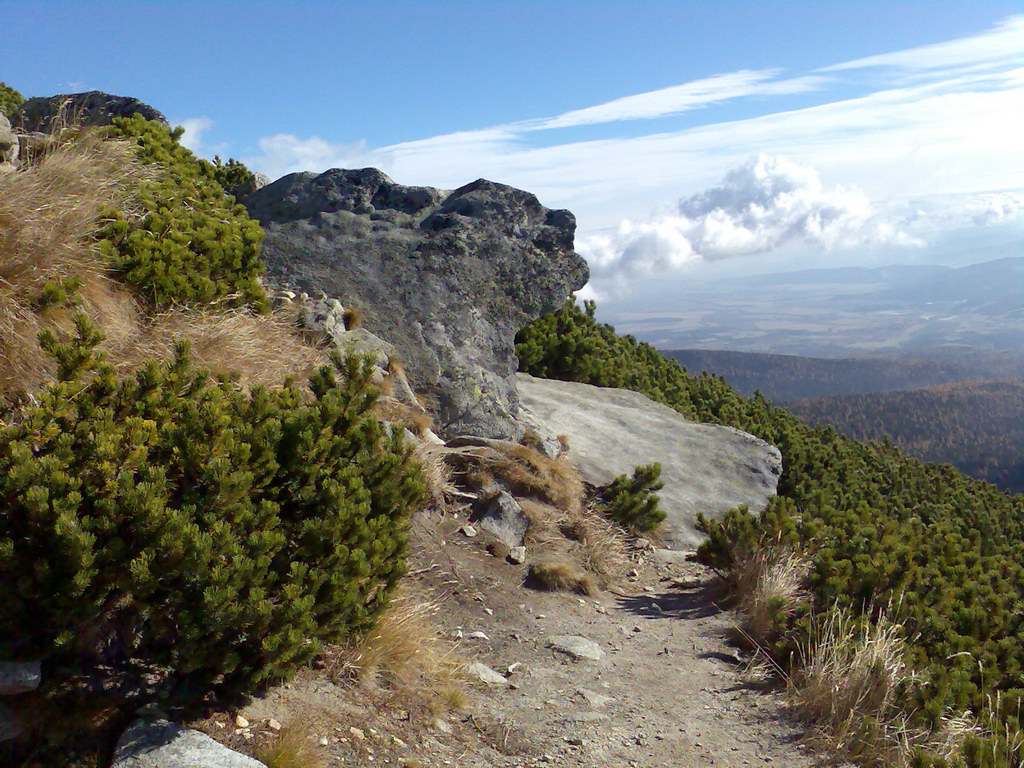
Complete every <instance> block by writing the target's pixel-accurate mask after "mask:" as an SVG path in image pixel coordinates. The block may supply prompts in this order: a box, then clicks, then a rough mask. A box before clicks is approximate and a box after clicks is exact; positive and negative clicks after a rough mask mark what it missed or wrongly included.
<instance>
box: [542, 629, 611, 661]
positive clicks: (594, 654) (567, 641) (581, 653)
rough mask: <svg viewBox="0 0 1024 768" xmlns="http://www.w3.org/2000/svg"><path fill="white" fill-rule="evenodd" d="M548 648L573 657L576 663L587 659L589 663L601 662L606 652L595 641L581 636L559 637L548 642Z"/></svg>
mask: <svg viewBox="0 0 1024 768" xmlns="http://www.w3.org/2000/svg"><path fill="white" fill-rule="evenodd" d="M548 648H554V649H555V650H556V651H561V652H562V653H564V654H566V655H568V656H571V657H572V658H573V659H575V660H576V661H580V660H582V659H587V660H589V661H600V660H601V659H603V658H604V651H602V650H601V646H599V645H598V644H597V643H595V642H594V641H593V640H588V639H587V638H585V637H580V636H579V635H557V636H555V637H552V638H551V639H550V640H549V641H548Z"/></svg>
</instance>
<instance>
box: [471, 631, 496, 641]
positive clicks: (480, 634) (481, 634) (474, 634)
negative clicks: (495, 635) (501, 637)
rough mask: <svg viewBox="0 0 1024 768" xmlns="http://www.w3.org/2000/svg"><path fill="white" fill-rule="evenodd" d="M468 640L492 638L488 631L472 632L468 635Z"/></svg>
mask: <svg viewBox="0 0 1024 768" xmlns="http://www.w3.org/2000/svg"><path fill="white" fill-rule="evenodd" d="M466 639H467V640H490V639H491V638H489V637H488V636H487V633H486V632H470V633H469V634H468V635H466Z"/></svg>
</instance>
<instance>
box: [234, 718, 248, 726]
mask: <svg viewBox="0 0 1024 768" xmlns="http://www.w3.org/2000/svg"><path fill="white" fill-rule="evenodd" d="M235 725H237V726H238V727H239V728H248V727H249V720H248V719H247V718H244V717H242V716H241V715H238V716H237V717H235Z"/></svg>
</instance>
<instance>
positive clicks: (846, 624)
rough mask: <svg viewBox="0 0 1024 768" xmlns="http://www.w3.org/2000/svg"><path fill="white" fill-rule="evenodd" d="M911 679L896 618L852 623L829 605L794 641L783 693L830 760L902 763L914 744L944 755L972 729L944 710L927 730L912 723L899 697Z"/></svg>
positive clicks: (903, 766)
mask: <svg viewBox="0 0 1024 768" xmlns="http://www.w3.org/2000/svg"><path fill="white" fill-rule="evenodd" d="M914 679H915V675H914V672H913V670H912V669H911V668H910V666H909V665H908V664H907V662H906V645H905V641H904V639H903V627H902V626H901V625H900V624H898V623H896V622H894V621H892V620H891V619H889V618H887V616H886V615H884V614H883V615H882V616H880V617H879V619H878V620H877V621H876V622H874V623H865V622H855V621H854V620H852V619H851V618H850V617H849V616H848V615H847V614H845V613H843V612H841V611H838V610H832V611H829V612H828V613H827V614H825V615H824V616H823V617H821V618H820V619H819V621H818V622H817V623H816V625H815V627H814V629H813V631H812V633H811V636H810V639H809V640H808V641H807V642H806V643H804V644H802V645H801V647H800V649H799V658H798V666H797V671H796V672H795V673H794V674H793V675H792V676H791V677H790V678H789V679H788V686H787V695H788V699H789V702H790V704H791V706H792V707H793V708H794V709H795V710H796V711H797V712H798V713H799V714H800V715H801V716H803V717H804V718H806V719H807V720H809V721H810V722H811V723H812V724H813V726H814V728H815V731H814V738H813V741H814V744H815V746H816V747H817V748H819V749H822V750H824V751H825V752H827V753H828V754H830V755H831V756H833V757H835V758H837V759H854V760H856V762H857V764H858V765H864V766H875V767H877V768H883V766H884V767H885V768H897V767H898V768H909V766H910V765H911V763H912V755H913V753H914V751H915V750H917V749H920V748H924V749H925V750H927V751H929V752H931V753H934V754H938V755H941V756H944V757H945V758H946V759H951V758H952V757H953V756H954V755H956V754H957V753H959V750H960V747H961V745H962V744H963V741H964V739H965V738H966V737H967V736H968V735H970V734H972V733H977V732H978V729H977V727H976V726H975V725H974V722H973V719H972V718H971V717H970V716H969V715H968V714H967V713H964V714H962V715H952V714H947V716H946V717H945V718H943V725H942V727H941V728H940V729H938V730H937V731H934V732H929V731H926V730H924V729H922V728H920V727H916V726H914V725H912V724H911V723H910V721H909V716H908V713H907V710H906V708H905V707H904V706H903V702H902V701H901V700H900V699H899V696H900V693H901V691H903V690H904V688H905V686H906V685H907V684H908V683H911V682H912V681H913V680H914Z"/></svg>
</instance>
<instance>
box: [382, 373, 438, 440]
mask: <svg viewBox="0 0 1024 768" xmlns="http://www.w3.org/2000/svg"><path fill="white" fill-rule="evenodd" d="M390 378H391V377H390V376H387V377H385V379H384V380H385V381H388V380H389V379H390ZM373 410H374V412H375V413H376V414H377V416H378V417H379V418H381V419H382V420H383V421H390V422H394V423H395V424H401V425H402V426H403V427H407V428H408V429H409V431H410V432H412V433H413V434H414V435H417V436H419V437H424V436H425V435H426V434H427V433H428V432H430V431H431V430H433V428H434V419H433V418H432V417H431V415H430V414H429V413H425V412H423V411H421V410H419V409H418V408H413V407H412V406H411V405H406V404H405V403H403V402H401V401H399V400H396V399H395V398H393V397H388V396H385V397H381V398H380V399H379V400H377V402H376V403H375V404H374V407H373Z"/></svg>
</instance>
